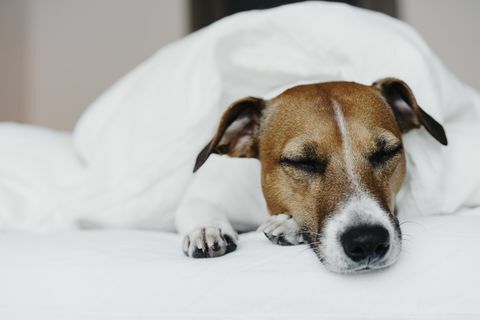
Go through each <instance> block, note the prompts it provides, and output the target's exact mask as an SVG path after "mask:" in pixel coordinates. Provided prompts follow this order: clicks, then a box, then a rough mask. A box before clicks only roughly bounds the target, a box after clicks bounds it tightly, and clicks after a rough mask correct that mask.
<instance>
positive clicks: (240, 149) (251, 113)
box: [193, 97, 265, 172]
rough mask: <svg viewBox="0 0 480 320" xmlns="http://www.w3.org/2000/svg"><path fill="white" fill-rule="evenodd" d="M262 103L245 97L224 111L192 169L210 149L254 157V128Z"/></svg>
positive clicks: (203, 160)
mask: <svg viewBox="0 0 480 320" xmlns="http://www.w3.org/2000/svg"><path fill="white" fill-rule="evenodd" d="M264 107H265V103H264V101H263V100H262V99H259V98H254V97H248V98H244V99H241V100H238V101H236V102H234V103H233V104H232V105H230V107H228V109H227V111H225V112H224V114H223V116H222V119H221V120H220V124H219V125H218V129H217V132H216V133H215V135H214V136H213V139H212V140H211V141H210V142H209V143H208V144H207V145H206V146H205V148H203V150H202V151H201V152H200V153H199V155H198V156H197V161H196V162H195V167H194V168H193V172H195V171H197V170H198V169H199V168H200V167H201V166H202V165H203V164H204V163H205V161H207V159H208V157H209V156H210V154H212V153H217V154H226V155H229V156H231V157H244V158H257V157H258V149H257V137H256V134H257V129H258V128H259V126H260V120H261V117H262V112H263V109H264Z"/></svg>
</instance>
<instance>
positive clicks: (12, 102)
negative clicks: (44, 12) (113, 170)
mask: <svg viewBox="0 0 480 320" xmlns="http://www.w3.org/2000/svg"><path fill="white" fill-rule="evenodd" d="M26 29H27V21H26V5H25V1H22V0H19V1H14V0H12V1H5V0H0V121H2V120H12V121H20V120H23V119H24V117H25V112H24V111H25V110H24V107H25V96H26V88H25V83H26V76H27V75H26V70H25V69H26V51H27V50H26V49H27V43H26V42H27V39H26V32H27V30H26Z"/></svg>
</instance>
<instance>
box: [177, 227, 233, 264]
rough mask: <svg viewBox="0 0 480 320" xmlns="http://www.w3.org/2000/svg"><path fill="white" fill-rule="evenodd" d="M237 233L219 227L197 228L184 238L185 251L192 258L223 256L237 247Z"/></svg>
mask: <svg viewBox="0 0 480 320" xmlns="http://www.w3.org/2000/svg"><path fill="white" fill-rule="evenodd" d="M237 240H238V236H237V234H236V233H227V232H223V231H222V229H220V228H217V227H206V228H199V229H196V230H194V231H192V232H190V233H189V234H187V235H186V236H185V238H184V239H183V252H184V253H185V255H187V256H189V257H192V258H213V257H219V256H223V255H224V254H227V253H229V252H232V251H235V249H237Z"/></svg>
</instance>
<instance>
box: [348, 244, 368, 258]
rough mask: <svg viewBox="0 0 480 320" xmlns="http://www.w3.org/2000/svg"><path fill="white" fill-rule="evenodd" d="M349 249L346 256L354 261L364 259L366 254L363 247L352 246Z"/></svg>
mask: <svg viewBox="0 0 480 320" xmlns="http://www.w3.org/2000/svg"><path fill="white" fill-rule="evenodd" d="M349 251H350V252H349V254H348V256H349V257H351V258H352V259H353V260H355V261H357V260H362V259H365V257H366V256H367V254H366V252H365V249H364V248H363V247H353V248H352V249H350V250H349Z"/></svg>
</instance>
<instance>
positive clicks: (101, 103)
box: [0, 2, 480, 320]
mask: <svg viewBox="0 0 480 320" xmlns="http://www.w3.org/2000/svg"><path fill="white" fill-rule="evenodd" d="M299 17H301V19H299ZM333 24H335V26H336V28H333V29H332V28H331V25H333ZM360 40H361V41H360ZM372 48H375V50H372ZM279 52H282V54H281V55H280V54H278V53H279ZM385 76H396V77H398V78H401V79H403V80H405V81H407V82H408V83H409V84H410V86H411V87H412V89H413V91H414V92H415V96H416V97H417V100H418V101H420V102H421V105H422V108H424V109H425V111H426V112H428V113H429V114H430V115H432V116H433V117H434V118H435V119H437V120H438V121H439V122H440V123H442V125H443V126H444V127H445V129H446V131H447V135H448V138H449V146H448V148H442V147H440V146H437V145H434V144H432V143H431V140H430V138H429V137H428V135H427V134H426V133H425V132H424V131H422V130H413V131H412V132H411V133H409V134H407V135H406V136H405V139H404V144H405V150H406V151H407V159H408V176H407V179H406V182H405V186H404V191H405V192H403V193H402V197H401V199H400V200H401V201H399V203H400V204H401V205H402V206H401V208H400V209H401V210H400V220H401V222H402V229H403V233H404V239H403V252H402V253H401V256H400V260H399V261H398V263H396V264H395V265H394V266H392V267H391V268H388V269H386V270H384V271H380V272H374V273H369V274H360V275H338V274H333V273H331V272H328V271H327V270H325V268H324V267H323V266H322V264H321V263H320V262H319V261H318V259H317V258H316V257H315V255H314V254H313V253H312V251H311V250H310V249H309V248H308V247H306V246H293V247H282V246H275V245H273V244H271V243H270V242H269V241H268V240H267V239H266V238H265V236H264V235H262V234H259V233H256V232H248V233H244V234H241V235H240V241H239V244H238V250H237V251H235V252H233V253H231V254H228V255H226V256H224V257H221V258H215V259H199V260H195V259H190V258H187V257H185V256H184V255H183V253H182V250H181V236H180V235H178V234H175V233H173V232H174V231H175V221H174V213H175V210H176V208H177V207H178V205H179V203H180V201H181V200H182V197H183V195H184V194H185V191H186V190H187V189H188V186H189V185H190V183H191V182H192V180H193V179H194V176H193V174H192V172H191V171H192V168H193V163H194V161H195V157H196V154H197V152H198V151H199V150H201V148H202V147H203V146H204V145H205V142H206V141H208V139H209V138H210V137H211V135H212V132H213V131H214V129H215V124H216V122H217V119H218V118H219V117H220V114H221V113H222V112H223V110H225V108H226V106H227V105H228V103H229V102H231V101H234V100H236V99H238V98H241V97H244V96H248V95H256V96H262V97H268V95H272V94H273V93H278V90H281V89H282V88H284V87H285V86H287V87H288V86H291V85H293V84H297V83H305V82H307V83H308V82H319V81H320V82H321V81H331V80H348V81H357V82H360V83H367V84H368V83H372V82H373V81H375V80H377V79H379V78H382V77H385ZM478 123H480V96H479V95H478V93H477V92H475V91H474V90H472V89H471V88H469V87H467V86H466V85H464V84H463V83H461V82H460V81H458V79H456V78H455V76H454V75H452V74H451V73H450V72H449V71H448V70H447V69H446V68H445V67H444V66H443V64H442V63H441V62H440V61H439V60H438V58H437V57H436V56H435V54H434V53H433V52H432V51H431V50H430V49H429V48H428V47H427V46H426V45H425V43H424V42H423V41H422V39H421V38H420V37H419V36H418V34H416V32H415V31H414V30H413V29H411V28H410V27H409V26H407V25H405V24H403V23H401V22H399V21H396V20H393V19H391V18H389V17H386V16H383V15H380V14H378V13H372V12H368V11H364V10H360V9H354V8H352V7H349V6H345V5H340V4H329V3H322V2H305V3H300V4H295V5H291V6H285V7H280V8H276V9H272V10H266V11H258V12H248V13H243V14H239V15H235V16H232V17H230V18H227V19H225V20H222V21H220V22H218V23H215V24H213V25H212V26H210V27H208V28H206V29H204V30H201V31H199V32H197V33H194V34H192V35H190V36H188V37H186V38H185V39H183V40H181V41H179V42H176V43H174V44H172V45H169V46H168V47H166V48H164V49H162V50H160V51H159V52H158V53H156V54H155V55H154V56H152V57H151V58H150V59H148V60H147V61H146V62H144V63H142V64H141V65H140V66H139V67H137V68H136V69H135V70H133V71H132V72H130V73H129V74H128V75H126V76H125V77H124V78H122V79H120V80H119V81H118V82H117V83H116V84H115V85H114V86H113V87H112V88H111V89H109V90H108V91H107V92H106V93H104V94H103V95H102V96H101V97H99V99H97V100H96V101H95V102H94V103H93V104H92V105H91V106H90V107H89V108H88V109H87V111H86V112H85V114H84V115H83V116H82V117H81V119H80V120H79V122H78V124H77V126H76V128H75V129H74V130H73V132H72V133H69V132H67V133H60V132H56V131H53V130H48V129H45V128H37V127H32V126H25V125H19V124H0V146H1V151H2V154H1V158H0V231H1V233H0V319H8V320H16V319H22V320H23V319H36V320H38V319H49V320H50V319H94V320H96V319H183V318H187V319H228V318H231V319H298V320H302V319H332V320H335V319H342V320H343V319H423V320H425V319H428V320H429V319H432V320H433V319H435V320H441V319H480V294H479V293H478V288H479V287H480V276H479V272H478V269H479V267H478V266H479V263H480V233H479V230H480V209H479V207H480V170H478V163H479V162H480V145H479V141H480V139H479V137H480V126H479V125H478ZM239 161H240V160H239ZM225 187H226V189H228V186H227V185H226V186H225ZM246 205H248V202H246ZM147 229H148V230H147Z"/></svg>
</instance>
